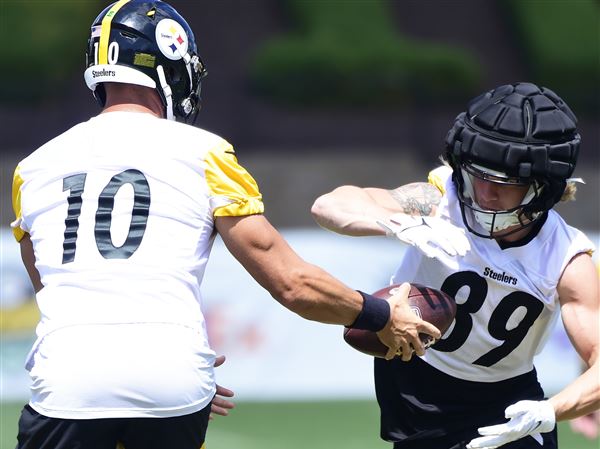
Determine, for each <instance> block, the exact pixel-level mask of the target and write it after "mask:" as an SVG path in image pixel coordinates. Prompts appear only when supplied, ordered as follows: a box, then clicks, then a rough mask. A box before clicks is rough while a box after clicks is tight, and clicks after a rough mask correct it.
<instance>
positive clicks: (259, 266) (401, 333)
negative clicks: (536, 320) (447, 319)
mask: <svg viewBox="0 0 600 449" xmlns="http://www.w3.org/2000/svg"><path fill="white" fill-rule="evenodd" d="M216 227H217V230H218V232H219V234H220V235H221V238H222V239H223V241H224V243H225V245H226V246H227V248H228V249H229V251H230V252H231V254H233V256H234V257H235V258H236V259H237V260H238V261H239V262H240V263H241V264H242V265H243V266H244V268H245V269H246V270H247V271H248V272H249V273H250V274H251V275H252V277H253V278H254V279H256V281H257V282H258V283H259V284H260V285H262V286H263V287H264V288H265V289H266V290H268V291H269V293H270V294H271V295H272V296H273V297H274V298H275V299H276V300H277V301H279V302H280V303H281V304H282V305H283V306H284V307H286V308H288V309H290V310H291V311H293V312H295V313H297V314H298V315H300V316H302V317H303V318H306V319H309V320H314V321H320V322H323V323H330V324H342V325H345V326H349V325H351V324H353V323H354V322H355V321H356V319H357V317H358V315H359V313H360V312H361V311H362V310H363V298H362V296H361V294H360V293H358V292H356V291H355V290H352V289H351V288H349V287H347V286H346V285H344V284H343V283H341V282H340V281H339V280H337V279H336V278H334V277H333V276H331V275H330V274H328V273H327V272H325V271H324V270H322V269H321V268H319V267H317V266H315V265H312V264H309V263H307V262H305V261H304V260H302V259H301V258H300V257H299V256H298V255H297V254H296V253H295V252H294V251H293V250H292V248H291V247H290V246H289V245H288V244H287V242H286V241H285V240H284V239H283V237H282V236H281V235H280V234H279V233H278V232H277V231H276V230H275V228H273V226H271V224H270V223H269V222H268V221H267V219H266V218H265V217H264V216H262V215H249V216H243V217H217V218H216ZM407 296H408V291H403V292H402V293H400V294H398V295H395V296H394V297H392V298H390V300H389V308H390V318H389V320H388V322H387V324H386V325H385V327H384V328H383V329H382V330H381V331H380V332H378V336H379V338H380V339H381V341H382V342H383V343H384V344H386V345H387V346H388V347H389V348H390V352H389V353H388V357H389V358H391V357H392V356H393V355H394V354H395V352H396V351H397V350H398V348H400V347H403V348H405V347H406V348H408V345H411V344H412V345H413V347H414V348H415V352H416V353H417V354H418V355H422V354H423V353H424V348H423V345H422V343H421V341H420V339H419V337H418V334H419V332H424V333H426V334H428V335H431V336H432V337H434V338H440V333H439V330H437V329H436V328H435V326H433V325H431V324H429V323H427V322H425V321H423V320H420V319H416V320H415V315H414V313H413V312H412V311H411V310H410V308H409V307H408V303H407V302H406V297H407ZM409 353H410V351H403V358H405V357H406V360H408V359H409V358H410V354H409Z"/></svg>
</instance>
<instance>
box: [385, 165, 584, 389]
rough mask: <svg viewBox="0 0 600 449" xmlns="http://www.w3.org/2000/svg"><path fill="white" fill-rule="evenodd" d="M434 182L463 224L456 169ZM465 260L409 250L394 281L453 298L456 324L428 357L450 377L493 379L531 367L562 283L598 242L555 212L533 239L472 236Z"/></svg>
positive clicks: (451, 215)
mask: <svg viewBox="0 0 600 449" xmlns="http://www.w3.org/2000/svg"><path fill="white" fill-rule="evenodd" d="M429 182H430V183H432V184H433V185H435V186H437V187H438V188H439V189H440V191H441V192H442V193H443V197H442V201H441V203H440V206H439V207H440V213H441V215H442V216H443V217H445V218H446V219H448V220H449V221H450V222H452V223H453V224H455V225H457V226H463V225H462V216H461V211H460V205H459V202H458V198H457V194H456V189H455V186H454V183H453V181H452V179H451V169H450V168H448V167H440V168H438V169H436V170H434V171H432V172H431V173H430V176H429ZM466 234H467V237H468V238H469V241H470V244H471V250H470V251H469V252H468V253H467V254H466V255H465V256H464V257H460V256H456V257H450V256H447V257H443V258H439V259H432V258H427V257H425V256H423V255H422V254H421V253H420V252H419V251H418V250H416V249H414V248H412V247H411V248H409V249H408V251H407V254H406V256H405V258H404V260H403V262H402V264H401V266H400V267H399V268H398V270H397V271H396V273H395V274H394V276H393V277H392V282H393V283H397V282H404V281H408V282H417V283H421V284H424V285H428V286H431V287H433V288H437V289H441V290H443V291H445V292H446V293H449V294H450V295H451V296H453V297H455V299H456V302H457V305H458V307H457V315H456V319H455V321H454V323H453V325H452V326H451V327H450V329H449V330H448V331H447V332H446V334H445V335H444V336H443V337H442V339H441V340H440V341H439V342H438V343H436V345H435V346H434V347H433V348H431V349H429V350H428V351H427V352H426V354H425V356H424V357H423V359H424V360H425V361H426V362H427V363H429V364H430V365H432V366H433V367H435V368H437V369H438V370H440V371H442V372H444V373H446V374H449V375H451V376H454V377H457V378H460V379H464V380H469V381H477V382H495V381H500V380H504V379H508V378H511V377H514V376H517V375H520V374H524V373H526V372H529V371H531V370H532V369H533V357H534V355H535V354H537V353H538V352H539V351H540V350H541V349H542V347H543V345H544V343H545V341H546V340H547V338H548V336H549V333H550V332H551V330H552V328H553V325H554V323H555V321H556V319H557V317H558V315H559V311H560V305H559V302H558V293H557V285H558V281H559V280H560V277H561V275H562V273H563V271H564V269H565V267H566V266H567V264H568V263H569V261H570V260H571V259H572V258H573V257H574V256H575V255H577V254H579V253H583V252H590V253H591V252H592V251H593V250H594V245H593V244H592V242H591V241H590V240H589V239H588V238H587V237H586V236H585V235H584V234H583V233H582V232H580V231H579V230H577V229H575V228H572V227H570V226H568V225H567V224H566V223H565V222H564V220H563V219H562V218H561V217H560V216H559V215H558V213H556V212H555V211H553V210H551V211H549V213H548V217H547V219H546V222H545V223H544V224H543V226H542V227H541V229H540V231H539V232H538V234H537V235H536V236H535V237H534V238H533V239H531V240H530V241H529V242H527V243H525V244H523V245H521V246H514V247H505V248H504V249H503V248H501V247H500V246H499V244H498V242H496V241H495V240H493V239H485V238H480V237H477V236H474V235H473V234H471V233H469V232H466Z"/></svg>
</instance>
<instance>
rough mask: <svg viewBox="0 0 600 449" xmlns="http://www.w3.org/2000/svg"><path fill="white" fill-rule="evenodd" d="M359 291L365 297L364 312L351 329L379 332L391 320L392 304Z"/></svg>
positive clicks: (361, 312) (359, 315)
mask: <svg viewBox="0 0 600 449" xmlns="http://www.w3.org/2000/svg"><path fill="white" fill-rule="evenodd" d="M357 291H358V293H360V295H361V296H362V297H363V305H362V310H361V311H360V313H359V314H358V316H357V317H356V320H354V323H352V324H351V325H350V326H349V327H350V328H352V329H364V330H368V331H373V332H379V331H380V330H381V329H383V328H384V327H385V325H386V324H387V322H388V321H389V319H390V304H389V303H388V302H387V301H386V300H385V299H381V298H377V297H375V296H373V295H369V294H367V293H364V292H361V291H360V290H357Z"/></svg>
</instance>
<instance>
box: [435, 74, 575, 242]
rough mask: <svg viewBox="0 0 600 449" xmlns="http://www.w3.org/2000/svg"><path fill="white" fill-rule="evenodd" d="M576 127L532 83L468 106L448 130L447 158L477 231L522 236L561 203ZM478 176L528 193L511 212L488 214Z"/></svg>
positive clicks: (550, 95)
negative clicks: (479, 197) (477, 193)
mask: <svg viewBox="0 0 600 449" xmlns="http://www.w3.org/2000/svg"><path fill="white" fill-rule="evenodd" d="M576 122H577V119H576V118H575V115H574V114H573V112H572V111H571V109H569V107H568V106H567V105H566V103H565V102H564V101H562V100H561V99H560V98H559V97H558V96H557V95H556V94H555V93H554V92H552V91H551V90H549V89H546V88H542V89H540V88H538V87H537V86H535V85H533V84H529V83H519V84H517V85H507V86H502V87H500V88H498V89H494V90H493V91H490V92H487V93H485V94H483V95H481V96H479V97H477V98H475V99H474V100H473V101H472V102H471V103H470V104H469V107H468V109H467V111H466V112H463V113H462V114H460V115H459V116H458V117H457V118H456V121H455V122H454V126H453V128H452V129H451V130H450V131H449V132H448V136H447V137H446V145H447V150H446V154H445V157H446V159H447V161H448V162H449V163H450V165H451V167H452V169H453V175H452V176H453V181H454V183H455V184H456V187H457V192H458V197H459V201H460V205H461V211H462V215H463V219H464V222H465V225H466V226H467V227H468V228H469V230H470V231H471V232H473V233H475V234H477V235H480V236H482V237H492V236H496V237H497V236H499V235H507V233H505V232H502V231H505V230H506V229H508V228H514V229H513V230H512V231H509V232H517V231H518V230H519V229H522V228H523V227H526V226H530V225H532V224H533V223H534V222H535V220H537V219H539V218H540V217H542V216H543V214H544V213H545V212H546V211H548V210H550V209H551V208H552V207H553V206H554V205H555V204H556V203H557V202H558V201H560V199H561V197H562V195H563V193H564V191H565V189H566V187H567V181H568V180H569V177H570V176H571V175H572V174H573V170H574V169H575V164H576V162H577V155H578V153H579V145H580V142H581V138H580V136H579V134H578V133H577V129H576V125H575V124H576ZM474 178H478V179H481V180H485V181H487V182H491V183H498V184H503V185H514V186H527V187H528V189H527V192H526V194H525V196H524V197H523V199H522V201H521V204H519V205H517V206H515V207H513V208H511V210H486V209H485V208H483V207H481V205H479V204H477V201H476V200H475V199H474V189H473V179H474Z"/></svg>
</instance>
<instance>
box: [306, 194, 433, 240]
mask: <svg viewBox="0 0 600 449" xmlns="http://www.w3.org/2000/svg"><path fill="white" fill-rule="evenodd" d="M441 197H442V194H441V192H440V191H439V190H438V189H437V187H435V186H433V185H431V184H429V183H426V182H417V183H412V184H406V185H404V186H401V187H398V188H396V189H394V190H385V189H378V188H370V187H367V188H361V187H356V186H341V187H338V188H336V189H335V190H333V191H331V192H329V193H326V194H325V195H322V196H320V197H319V198H317V200H316V201H315V202H314V204H313V206H312V209H311V213H312V215H313V217H314V219H315V220H316V222H317V223H318V224H319V225H321V226H322V227H324V228H326V229H329V230H331V231H334V232H337V233H340V234H345V235H354V236H366V235H384V234H385V232H384V231H383V229H382V228H381V227H380V226H379V225H378V224H377V220H380V221H386V220H388V219H389V218H390V216H391V215H393V214H396V213H403V214H408V215H418V216H434V215H435V212H436V210H437V206H438V205H439V203H440V199H441Z"/></svg>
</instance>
